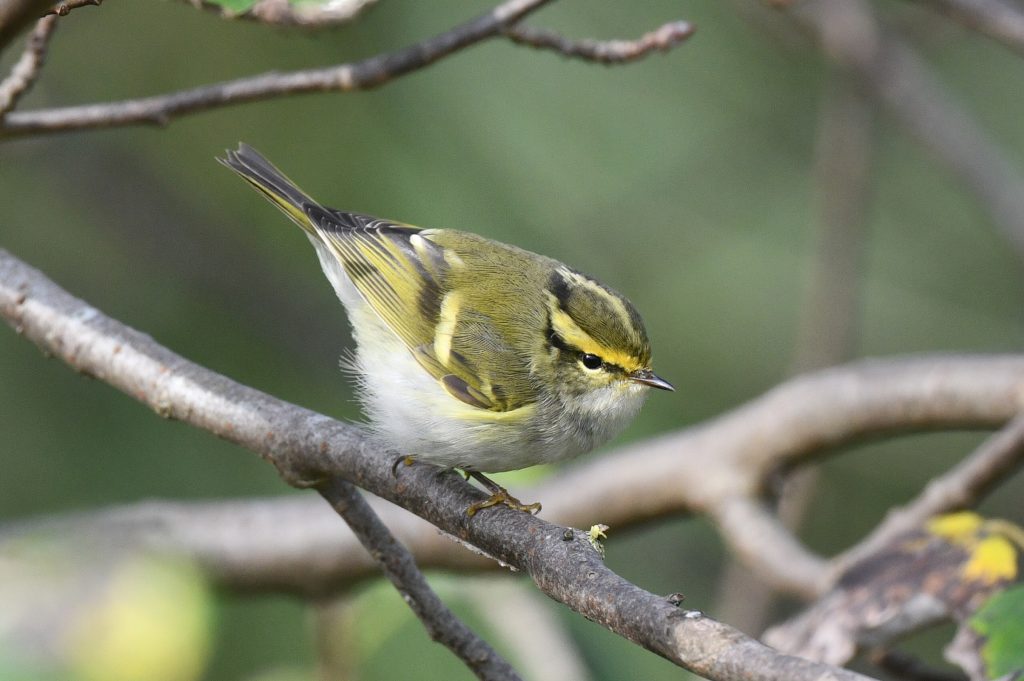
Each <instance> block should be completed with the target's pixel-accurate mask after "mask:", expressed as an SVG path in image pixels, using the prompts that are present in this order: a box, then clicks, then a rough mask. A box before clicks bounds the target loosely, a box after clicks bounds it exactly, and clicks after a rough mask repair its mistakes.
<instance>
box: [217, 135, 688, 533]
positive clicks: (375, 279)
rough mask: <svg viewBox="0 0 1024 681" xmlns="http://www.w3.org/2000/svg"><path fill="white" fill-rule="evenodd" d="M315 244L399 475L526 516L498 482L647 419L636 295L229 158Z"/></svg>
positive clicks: (365, 396)
mask: <svg viewBox="0 0 1024 681" xmlns="http://www.w3.org/2000/svg"><path fill="white" fill-rule="evenodd" d="M218 160H219V161H220V162H221V163H223V164H224V165H226V166H227V167H229V168H231V169H232V170H234V171H235V172H236V173H238V174H239V175H240V176H241V177H242V178H243V179H245V180H246V181H248V182H249V183H250V184H251V185H252V186H253V187H255V188H256V189H257V190H259V191H260V192H261V193H262V194H263V195H264V196H265V197H266V198H267V199H269V200H270V202H271V203H273V204H274V205H276V206H277V207H278V208H280V209H281V210H282V211H283V212H284V213H285V214H286V215H287V216H288V217H289V218H291V219H292V221H294V222H295V223H296V224H297V225H298V226H299V227H301V228H302V229H303V230H304V231H305V232H306V236H308V237H309V240H310V241H311V242H312V244H313V247H314V248H315V249H316V253H317V256H318V257H319V259H320V266H321V267H322V268H323V271H324V274H325V275H327V279H328V280H329V281H330V282H331V285H332V286H334V290H335V292H336V293H337V294H338V298H340V299H341V302H342V303H343V304H344V306H345V309H346V311H347V312H348V317H349V322H350V323H351V325H352V333H353V337H354V339H355V342H356V353H355V358H354V360H353V361H352V368H353V372H354V373H355V375H356V381H357V384H358V389H359V394H360V400H361V402H362V404H363V408H364V410H365V412H366V415H367V417H368V418H369V420H370V427H371V430H372V432H373V433H374V434H375V436H376V437H377V438H378V439H379V441H380V442H381V443H382V444H383V445H385V446H386V447H388V448H390V449H393V450H395V451H396V452H398V453H399V454H401V458H399V459H398V461H396V462H395V469H397V466H398V463H400V462H402V461H404V462H405V463H406V464H407V465H408V464H411V463H413V462H417V461H420V462H426V463H429V464H433V465H436V466H441V467H443V468H458V469H461V470H463V471H464V472H465V473H466V475H467V476H471V477H473V478H474V479H476V480H478V481H479V482H480V483H481V484H482V485H484V487H485V488H487V490H488V491H489V492H490V493H491V497H490V498H489V499H487V500H486V501H483V502H479V503H476V504H473V505H472V506H470V507H469V508H468V509H467V512H468V513H469V515H473V514H475V513H476V512H477V511H479V510H480V509H483V508H487V507H490V506H494V505H497V504H504V505H507V506H509V507H511V508H514V509H518V510H523V511H530V512H534V513H535V512H537V511H539V510H540V504H539V503H535V504H522V503H520V502H519V500H517V499H515V498H514V497H512V496H511V495H509V493H508V492H507V491H506V490H505V489H504V488H502V487H501V486H500V485H498V484H497V483H495V482H494V481H492V480H490V479H489V478H487V477H486V476H484V475H483V473H498V472H502V471H510V470H516V469H519V468H526V467H528V466H533V465H536V464H540V463H550V462H555V461H562V460H564V459H568V458H570V457H574V456H578V455H580V454H583V453H585V452H588V451H590V450H591V449H593V448H594V447H596V446H598V445H600V444H601V443H603V442H605V441H606V440H608V439H609V438H611V437H612V436H614V435H615V434H617V433H618V432H619V431H621V430H622V429H623V428H624V427H626V425H628V424H629V422H630V421H632V420H633V418H634V417H635V416H636V414H637V412H638V411H639V409H640V406H641V405H642V404H643V401H644V398H645V397H646V396H647V392H648V388H660V389H662V390H673V387H672V385H671V384H670V383H668V381H665V380H664V379H661V378H659V377H658V376H656V375H655V374H654V372H653V371H651V348H650V343H649V342H648V340H647V332H646V331H645V330H644V324H643V321H642V320H641V319H640V315H639V314H638V313H637V311H636V309H635V308H634V307H633V305H632V304H631V303H630V302H629V301H628V300H626V299H625V298H624V297H623V296H621V295H620V294H618V293H616V292H615V291H613V290H611V289H610V288H608V287H607V286H604V285H603V284H600V283H598V282H596V281H594V280H593V279H591V278H590V277H588V276H586V275H584V274H581V273H580V272H577V271H576V270H574V269H572V268H570V267H568V266H566V265H564V264H562V263H560V262H558V261H557V260H553V259H551V258H547V257H545V256H543V255H537V254H536V253H531V252H529V251H526V250H523V249H521V248H517V247H515V246H509V245H507V244H503V243H500V242H498V241H493V240H491V239H485V238H484V237H481V236H477V235H476V234H471V233H469V232H460V231H456V230H453V229H421V228H419V227H413V226H412V225H406V224H402V223H399V222H392V221H389V220H382V219H379V218H374V217H370V216H368V215H361V214H359V213H349V212H345V211H339V210H334V209H332V208H327V207H325V206H322V205H321V204H319V203H317V202H316V201H314V200H313V199H312V198H310V197H309V196H308V195H307V194H306V193H305V192H303V191H302V190H301V189H299V188H298V187H297V186H296V185H295V183H293V182H292V181H291V180H289V179H288V178H287V177H285V176H284V174H282V173H281V172H280V171H279V170H278V169H277V168H275V167H274V166H273V165H271V164H270V162H269V161H267V160H266V159H265V158H264V157H263V156H262V155H260V154H259V152H257V151H256V150H255V149H253V148H252V147H250V146H248V145H246V144H240V145H239V147H238V150H237V151H228V152H227V158H224V159H218Z"/></svg>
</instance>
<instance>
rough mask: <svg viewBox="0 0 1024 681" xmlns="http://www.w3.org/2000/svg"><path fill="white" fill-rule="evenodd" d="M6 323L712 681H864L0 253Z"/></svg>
mask: <svg viewBox="0 0 1024 681" xmlns="http://www.w3.org/2000/svg"><path fill="white" fill-rule="evenodd" d="M0 315H2V316H3V317H4V318H5V319H6V320H7V321H8V323H9V324H10V325H11V326H13V327H14V328H15V329H16V330H17V331H19V332H20V333H22V334H23V335H25V336H26V338H28V339H29V340H31V341H32V342H34V343H35V344H36V345H38V346H39V347H40V348H42V349H44V350H45V351H46V352H47V353H50V354H52V355H53V356H55V357H58V358H60V359H61V360H62V361H64V362H66V363H68V364H69V365H71V366H72V367H73V368H75V369H77V370H79V371H81V372H83V373H87V374H88V375H91V376H94V377H96V378H99V379H100V380H103V381H105V382H107V383H109V384H110V385H112V386H114V387H116V388H118V389H120V390H122V391H124V392H126V393H127V394H129V395H131V396H132V397H134V398H135V399H137V400H139V401H140V402H142V403H143V404H145V405H147V406H149V407H150V408H152V409H154V410H155V411H156V412H157V413H159V414H161V415H163V416H165V417H167V418H174V419H178V420H181V421H183V422H186V423H189V424H191V425H194V426H197V427H199V428H202V429H205V430H208V431H210V432H211V433H213V434H216V435H218V436H220V437H222V438H224V439H226V440H228V441H231V442H234V443H236V444H240V445H243V446H245V447H247V448H249V449H252V450H253V451H254V452H256V453H258V454H260V455H261V456H262V457H263V458H265V459H266V460H267V461H269V462H270V463H271V464H273V465H274V466H275V467H276V468H277V469H278V471H279V472H280V473H281V475H282V476H283V477H284V478H285V479H286V480H289V481H291V482H292V483H293V484H305V485H317V484H319V485H324V484H327V483H328V481H329V480H330V479H331V478H332V477H334V476H340V477H344V478H345V479H347V480H349V481H351V482H353V483H354V484H356V485H359V486H360V487H362V488H364V489H367V490H369V491H371V492H373V493H374V494H377V495H378V496H381V497H384V498H385V499H388V500H390V501H392V502H394V503H396V504H399V505H401V506H403V507H404V508H406V509H408V510H410V511H412V512H413V513H415V514H416V515H419V516H420V517H422V518H424V519H426V520H428V521H429V522H431V523H433V524H434V525H436V526H438V527H440V528H442V529H443V530H444V531H446V532H448V533H449V534H451V535H454V536H455V537H458V538H459V539H461V540H463V541H466V542H469V543H471V544H473V545H474V546H477V547H479V548H480V549H481V550H483V551H484V552H485V553H488V554H490V555H492V556H495V557H496V558H497V559H499V560H501V561H503V562H504V563H506V564H508V565H512V566H514V567H516V568H517V569H519V570H522V571H523V572H525V573H527V574H529V575H530V576H531V578H532V579H533V580H534V582H535V583H536V584H537V586H538V587H539V588H540V589H541V590H542V591H544V593H546V594H548V595H549V596H551V597H552V598H554V599H556V600H558V601H561V602H562V603H565V604H566V605H567V606H569V607H570V608H571V609H573V610H574V611H576V612H579V613H580V614H582V615H584V616H585V617H587V618H588V619H590V620H592V621H594V622H597V623H599V624H601V625H602V626H604V627H606V628H608V629H609V630H611V631H613V632H616V633H618V634H619V635H621V636H623V637H625V638H628V639H629V640H631V641H633V642H635V643H637V644H638V645H641V646H643V647H645V648H647V649H648V650H651V651H652V652H655V653H657V654H659V655H661V656H663V657H665V658H666V659H668V660H670V661H672V662H674V663H675V664H678V665H679V666H681V667H684V668H686V669H689V670H690V671H693V672H695V673H697V674H699V675H701V676H704V677H706V678H709V679H738V678H749V677H750V676H752V675H754V674H755V673H756V675H757V677H758V678H760V679H764V680H765V681H776V680H777V681H782V680H787V681H801V680H802V679H820V678H831V679H835V680H836V681H854V680H857V679H859V680H863V679H864V677H863V676H861V675H859V674H856V673H854V672H850V671H847V670H845V669H840V668H836V667H831V666H828V665H822V664H820V663H816V662H811V661H808V660H803V659H800V658H795V657H792V656H787V655H781V654H779V653H778V652H777V651H775V650H772V649H771V648H768V647H766V646H764V645H762V644H761V643H758V642H757V641H755V640H753V639H750V638H748V637H746V636H744V635H743V634H742V633H740V632H738V631H736V630H735V629H732V628H731V627H728V626H727V625H724V624H722V623H720V622H717V621H715V620H713V619H711V618H708V617H705V616H703V615H701V614H699V613H690V612H686V611H683V610H680V609H679V608H678V607H677V606H676V605H674V604H673V602H671V601H670V600H669V599H665V598H662V597H660V596H657V595H655V594H652V593H650V592H648V591H645V590H643V589H641V588H639V587H638V586H636V585H634V584H632V583H630V582H628V581H626V580H625V579H623V578H622V577H621V576H619V575H618V574H616V573H614V572H612V571H611V570H609V569H608V567H607V566H606V565H605V564H604V562H603V560H602V559H601V556H600V555H599V554H598V553H597V551H596V550H595V549H594V548H593V547H592V546H591V545H590V543H589V542H588V541H586V540H585V538H584V537H583V535H582V533H579V532H567V531H566V528H564V527H558V526H555V525H552V524H550V523H547V522H545V521H544V520H542V519H540V518H537V517H535V516H532V515H530V514H526V513H519V512H515V511H512V510H511V509H507V508H498V509H494V510H492V511H489V512H486V513H478V514H476V515H475V516H473V517H472V518H470V517H469V516H468V515H467V514H466V512H465V510H466V508H467V507H468V506H469V505H470V504H472V503H474V502H475V501H480V500H482V499H483V496H484V495H483V493H482V492H480V491H478V490H476V489H475V488H473V487H471V486H470V485H468V484H466V483H465V481H463V480H462V479H461V478H459V476H455V475H438V472H437V469H435V468H433V467H430V466H412V467H409V468H406V469H405V470H402V471H400V473H399V475H398V476H397V478H396V477H395V476H393V475H392V473H391V465H390V463H391V461H392V460H393V456H394V453H388V452H382V451H380V450H378V449H376V448H375V447H374V446H373V444H372V443H371V441H370V440H369V438H366V437H365V436H364V435H363V434H362V432H361V431H360V430H359V429H358V428H356V427H354V426H351V425H347V424H344V423H340V422H338V421H335V420H333V419H330V418H328V417H326V416H323V415H321V414H317V413H315V412H311V411H309V410H306V409H303V408H301V407H297V406H295V405H292V404H288V403H286V402H283V401H281V400H278V399H276V398H273V397H271V396H270V395H267V394H265V393H261V392H259V391H257V390H254V389H252V388H248V387H246V386H243V385H240V384H238V383H235V382H234V381H231V380H230V379H228V378H226V377H224V376H221V375H218V374H215V373H214V372H211V371H209V370H208V369H205V368H203V367H200V366H198V365H196V364H194V363H192V362H189V361H188V360H186V359H184V358H182V357H180V356H178V355H175V354H174V353H172V352H170V351H169V350H167V349H166V348H164V347H162V346H160V345H159V344H157V343H156V342H155V341H153V339H151V338H149V337H148V336H145V335H143V334H141V333H139V332H137V331H134V330H132V329H130V328H128V327H126V326H124V325H123V324H120V323H119V322H116V321H114V320H113V319H110V318H109V317H106V316H104V315H103V314H102V313H100V312H99V311H98V310H97V309H96V308H93V307H91V306H89V305H87V304H85V303H84V302H82V301H80V300H78V299H76V298H74V297H72V296H70V295H69V294H67V293H66V292H65V291H63V290H61V289H60V288H59V287H58V286H57V285H56V284H54V283H53V282H51V281H50V280H48V279H47V278H46V277H45V276H43V274H42V273H40V272H38V271H37V270H34V269H33V268H31V267H29V266H27V265H25V264H24V263H21V262H20V261H18V260H17V259H16V258H14V257H13V256H11V255H10V254H8V253H6V252H4V251H2V250H0Z"/></svg>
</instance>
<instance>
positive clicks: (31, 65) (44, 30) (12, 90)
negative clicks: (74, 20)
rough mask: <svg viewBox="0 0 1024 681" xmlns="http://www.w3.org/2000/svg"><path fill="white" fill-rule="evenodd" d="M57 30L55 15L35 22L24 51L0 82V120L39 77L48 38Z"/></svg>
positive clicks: (44, 58)
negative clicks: (8, 73)
mask: <svg viewBox="0 0 1024 681" xmlns="http://www.w3.org/2000/svg"><path fill="white" fill-rule="evenodd" d="M55 28H57V15H55V14H54V15H50V16H45V17H43V18H42V19H40V20H39V21H37V22H36V27H35V28H34V29H33V30H32V34H31V35H30V36H29V37H28V41H27V42H26V43H25V50H24V51H23V52H22V53H21V57H20V58H19V59H18V61H17V63H16V64H15V65H14V67H13V68H12V69H11V74H10V75H9V76H7V77H6V78H4V80H3V81H2V82H0V120H2V119H3V116H4V114H6V113H7V112H8V111H10V110H11V109H13V108H14V107H15V106H16V105H17V104H18V100H19V99H21V97H22V95H24V94H25V93H26V92H28V91H29V88H31V87H32V84H33V83H35V81H36V78H37V77H38V76H39V71H40V70H41V69H42V68H43V62H44V61H45V60H46V48H47V47H48V46H49V44H50V37H51V36H52V35H53V31H54V29H55Z"/></svg>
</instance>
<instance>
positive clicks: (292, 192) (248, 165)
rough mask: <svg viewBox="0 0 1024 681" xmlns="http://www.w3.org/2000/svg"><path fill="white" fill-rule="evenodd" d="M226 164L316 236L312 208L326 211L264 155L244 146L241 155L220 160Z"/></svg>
mask: <svg viewBox="0 0 1024 681" xmlns="http://www.w3.org/2000/svg"><path fill="white" fill-rule="evenodd" d="M217 160H218V161H220V162H221V163H222V164H224V165H225V166H227V167H228V168H231V170H233V171H235V172H236V173H238V174H239V175H240V176H241V177H242V179H243V180H245V181H246V182H248V183H249V184H251V185H252V186H253V187H255V188H256V189H257V190H259V192H260V193H261V194H263V195H264V196H265V197H267V200H269V201H270V202H271V203H273V204H274V205H275V206H277V207H278V208H280V209H281V211H282V212H283V213H284V214H285V215H287V216H288V217H289V218H291V219H292V221H293V222H295V224H297V225H298V226H299V227H301V228H302V229H304V230H305V231H307V232H309V233H315V229H314V227H313V223H312V221H311V220H310V218H309V213H308V210H309V209H310V208H319V209H321V210H323V207H322V206H320V204H318V203H317V202H316V201H314V200H313V199H312V198H311V197H310V196H309V195H308V194H306V193H305V192H304V191H302V190H301V189H299V187H298V186H297V185H296V184H295V183H294V182H292V181H291V180H289V179H288V178H287V177H286V176H285V174H284V173H282V172H281V171H280V170H278V169H277V168H275V167H274V166H273V165H272V164H271V163H270V161H268V160H267V159H265V158H264V157H263V155H262V154H260V152H258V151H256V150H255V149H253V148H252V147H250V146H249V145H248V144H245V143H244V142H240V143H239V144H238V150H237V151H228V152H227V158H218V159H217Z"/></svg>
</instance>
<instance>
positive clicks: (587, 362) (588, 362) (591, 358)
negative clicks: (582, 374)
mask: <svg viewBox="0 0 1024 681" xmlns="http://www.w3.org/2000/svg"><path fill="white" fill-rule="evenodd" d="M580 362H582V363H583V366H585V367H586V368H588V369H590V370H591V371H594V370H596V369H600V368H601V365H602V364H604V362H603V361H601V358H600V357H598V356H597V355H593V354H591V353H589V352H584V353H583V354H582V355H580Z"/></svg>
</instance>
